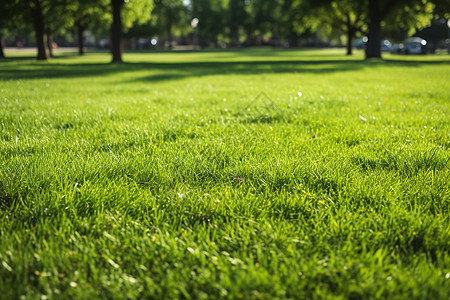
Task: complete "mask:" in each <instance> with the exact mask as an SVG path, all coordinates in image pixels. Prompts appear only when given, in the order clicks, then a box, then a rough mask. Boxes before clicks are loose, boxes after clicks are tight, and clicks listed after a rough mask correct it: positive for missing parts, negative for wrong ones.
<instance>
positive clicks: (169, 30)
mask: <svg viewBox="0 0 450 300" xmlns="http://www.w3.org/2000/svg"><path fill="white" fill-rule="evenodd" d="M167 39H168V40H169V49H172V22H171V20H170V19H169V20H168V21H167Z"/></svg>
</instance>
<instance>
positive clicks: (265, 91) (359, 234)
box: [0, 49, 450, 299]
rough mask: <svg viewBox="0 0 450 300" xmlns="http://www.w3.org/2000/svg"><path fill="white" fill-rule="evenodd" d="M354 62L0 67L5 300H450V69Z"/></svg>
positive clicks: (423, 59) (199, 58)
mask: <svg viewBox="0 0 450 300" xmlns="http://www.w3.org/2000/svg"><path fill="white" fill-rule="evenodd" d="M7 54H8V53H7ZM28 55H30V54H28ZM362 58H363V54H362V53H356V54H355V56H353V57H346V56H344V55H343V50H316V51H309V50H303V51H292V50H289V51H288V50H286V51H272V50H264V49H256V50H244V51H235V52H233V51H211V52H179V53H175V52H172V53H167V52H166V53H165V52H159V53H131V54H126V55H125V56H124V59H125V61H126V63H124V64H119V65H111V64H108V62H109V61H110V56H109V55H108V54H106V53H92V54H88V55H86V56H84V57H78V56H75V55H68V54H65V55H60V56H59V57H57V58H56V59H53V60H51V61H50V62H48V63H42V62H37V61H35V60H34V58H32V57H30V56H23V55H22V56H20V57H16V58H14V59H8V60H4V61H0V123H1V126H0V149H1V152H0V278H1V280H0V298H4V299H68V298H80V299H93V298H109V299H112V298H117V299H126V298H136V299H143V298H144V299H145V298H147V299H148V298H149V299H173V298H181V299H220V298H222V299H324V298H332V299H339V298H341V299H349V298H351V299H369V298H380V299H448V297H449V295H450V257H449V251H450V117H449V116H450V109H449V108H450V107H449V104H450V56H448V55H437V56H390V55H386V59H385V60H384V61H378V60H374V61H364V60H363V59H362Z"/></svg>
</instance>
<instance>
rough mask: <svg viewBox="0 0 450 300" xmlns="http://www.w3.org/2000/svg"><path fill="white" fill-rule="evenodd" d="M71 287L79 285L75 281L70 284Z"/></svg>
mask: <svg viewBox="0 0 450 300" xmlns="http://www.w3.org/2000/svg"><path fill="white" fill-rule="evenodd" d="M70 286H71V287H77V286H78V284H77V283H76V282H75V281H72V282H71V283H70Z"/></svg>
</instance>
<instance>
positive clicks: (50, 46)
mask: <svg viewBox="0 0 450 300" xmlns="http://www.w3.org/2000/svg"><path fill="white" fill-rule="evenodd" d="M47 48H48V55H49V57H54V56H53V37H52V31H51V29H50V28H47Z"/></svg>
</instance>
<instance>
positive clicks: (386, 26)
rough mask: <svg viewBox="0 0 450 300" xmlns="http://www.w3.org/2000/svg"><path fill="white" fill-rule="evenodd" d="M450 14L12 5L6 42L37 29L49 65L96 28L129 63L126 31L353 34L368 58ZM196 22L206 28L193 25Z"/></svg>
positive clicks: (396, 1)
mask: <svg viewBox="0 0 450 300" xmlns="http://www.w3.org/2000/svg"><path fill="white" fill-rule="evenodd" d="M449 17H450V2H449V1H447V0H339V1H337V0H336V1H333V0H331V1H330V0H4V1H1V2H0V39H1V40H3V38H4V37H11V36H20V35H21V34H22V35H24V34H26V33H27V32H30V31H32V32H33V33H34V34H33V36H34V38H35V40H36V46H37V49H38V54H37V59H39V60H47V59H48V58H49V57H51V56H52V36H54V35H55V34H57V35H67V36H70V35H72V36H73V35H75V36H77V40H78V46H79V53H80V54H83V53H84V50H83V49H84V45H83V40H84V39H83V36H84V33H85V32H86V30H90V31H91V32H94V34H109V35H110V48H111V53H112V61H113V62H121V61H122V49H123V44H122V43H123V35H124V34H125V35H126V36H128V37H148V36H159V37H161V38H164V39H165V40H166V41H167V44H168V46H169V47H170V46H171V45H172V41H173V39H174V37H175V36H185V37H186V36H192V33H193V32H194V30H195V32H196V34H197V35H198V36H199V42H200V43H202V44H203V45H213V46H216V47H217V46H220V44H221V43H227V44H228V45H229V46H240V45H259V44H262V43H264V42H265V41H266V40H270V41H271V44H272V45H283V44H284V45H287V44H291V45H295V44H296V41H298V40H299V38H300V37H308V36H313V37H314V36H317V35H318V34H322V35H326V36H333V35H334V36H337V35H342V34H345V36H346V44H347V54H351V53H352V43H353V40H354V39H355V37H357V36H362V35H364V36H367V37H368V44H367V48H366V58H372V57H381V50H380V44H381V40H382V38H387V37H391V38H392V37H396V38H397V39H399V38H405V37H406V36H408V35H410V34H411V33H413V32H414V31H415V30H419V29H421V28H424V27H426V26H428V25H429V24H430V22H431V20H432V19H433V18H434V19H438V18H441V19H442V18H445V20H447V19H448V18H449ZM193 18H198V19H199V24H198V28H195V29H194V28H191V25H190V24H191V20H192V19H193ZM446 26H447V25H446ZM447 28H448V27H447ZM1 44H2V47H0V57H4V52H3V44H4V43H3V42H2V43H1Z"/></svg>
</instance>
